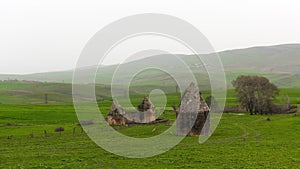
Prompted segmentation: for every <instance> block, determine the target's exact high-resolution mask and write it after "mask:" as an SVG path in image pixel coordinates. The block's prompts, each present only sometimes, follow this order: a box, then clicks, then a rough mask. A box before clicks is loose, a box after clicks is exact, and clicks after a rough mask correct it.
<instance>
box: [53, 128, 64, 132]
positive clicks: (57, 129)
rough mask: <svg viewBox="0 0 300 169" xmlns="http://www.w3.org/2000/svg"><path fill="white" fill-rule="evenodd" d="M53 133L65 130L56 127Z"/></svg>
mask: <svg viewBox="0 0 300 169" xmlns="http://www.w3.org/2000/svg"><path fill="white" fill-rule="evenodd" d="M54 131H55V132H62V131H65V129H64V128H63V127H58V128H56V129H55V130H54Z"/></svg>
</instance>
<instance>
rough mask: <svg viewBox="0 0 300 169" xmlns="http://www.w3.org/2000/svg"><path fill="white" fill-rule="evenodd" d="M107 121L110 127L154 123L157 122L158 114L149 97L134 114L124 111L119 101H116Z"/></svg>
mask: <svg viewBox="0 0 300 169" xmlns="http://www.w3.org/2000/svg"><path fill="white" fill-rule="evenodd" d="M106 120H107V122H108V124H109V125H126V124H132V123H136V124H142V123H153V122H155V121H156V113H155V108H154V106H153V104H152V103H151V101H150V100H149V98H148V97H145V98H144V99H143V101H142V103H141V104H140V105H138V107H137V111H134V112H132V111H130V110H125V109H123V108H122V107H121V105H120V104H119V103H118V101H117V100H114V101H113V105H112V106H111V108H110V111H109V112H108V115H107V119H106Z"/></svg>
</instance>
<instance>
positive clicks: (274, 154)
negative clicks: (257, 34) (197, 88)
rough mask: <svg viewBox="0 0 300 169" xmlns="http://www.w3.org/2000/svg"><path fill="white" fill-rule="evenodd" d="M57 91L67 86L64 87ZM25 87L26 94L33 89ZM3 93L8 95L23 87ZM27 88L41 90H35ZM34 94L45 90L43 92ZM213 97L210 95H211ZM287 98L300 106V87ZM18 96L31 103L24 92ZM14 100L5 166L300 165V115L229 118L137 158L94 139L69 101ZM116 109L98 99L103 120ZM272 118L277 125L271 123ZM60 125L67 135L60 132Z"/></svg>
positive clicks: (3, 143) (135, 131) (130, 130)
mask: <svg viewBox="0 0 300 169" xmlns="http://www.w3.org/2000/svg"><path fill="white" fill-rule="evenodd" d="M16 86H18V85H16ZM49 86H52V87H53V88H54V89H55V90H57V88H59V87H58V85H56V84H49ZM49 86H48V87H49ZM18 87H19V89H18V90H24V88H25V87H24V86H23V87H20V86H18ZM30 88H31V89H30ZM41 88H44V87H41ZM54 89H51V90H50V89H49V91H52V92H53V90H54ZM1 90H2V92H4V93H5V92H6V91H10V90H16V89H15V88H12V87H11V88H7V89H1ZM27 90H33V89H32V87H30V86H27ZM61 90H63V91H65V96H64V97H66V98H67V97H70V96H68V95H69V94H68V92H66V91H67V89H66V88H64V87H61ZM33 91H34V92H35V93H37V94H42V93H43V92H42V89H39V88H35V90H33ZM63 91H60V92H62V93H63ZM53 93H54V94H55V92H53ZM208 94H209V93H208V92H207V93H206V92H204V95H205V96H206V95H208ZM227 94H228V95H227V102H226V105H227V106H233V105H238V102H237V101H236V98H235V94H234V90H228V92H227ZM285 94H288V95H289V97H290V99H291V103H293V104H299V97H298V96H299V94H300V90H299V89H281V94H280V96H279V97H278V98H277V99H276V101H278V102H279V101H280V99H281V98H280V97H281V95H285ZM143 97H144V95H143V94H138V93H136V94H133V95H131V101H132V103H133V105H134V106H136V105H138V104H139V103H140V101H141V99H142V98H143ZM15 98H18V99H24V98H23V95H18V96H15ZM179 98H180V95H179V94H178V93H173V94H167V100H168V103H167V108H166V110H165V111H164V113H163V114H162V115H161V117H162V118H168V119H170V121H171V122H174V120H175V113H174V112H173V111H172V108H171V106H172V105H178V104H179ZM0 99H5V98H4V96H1V97H0ZM13 99H14V98H12V100H11V102H7V104H1V105H0V152H1V153H0V168H298V167H299V164H300V148H299V145H300V134H299V133H300V116H299V115H296V114H288V115H272V116H266V115H254V116H250V115H248V113H246V112H239V113H224V114H223V116H222V119H221V121H220V124H219V126H218V127H217V129H216V131H215V132H214V133H213V134H212V136H211V137H210V138H209V139H208V140H207V141H206V142H205V143H203V144H199V143H198V139H199V138H198V137H186V138H185V139H184V140H183V141H182V142H181V143H180V144H178V145H177V146H175V147H174V148H172V149H171V150H170V151H168V152H166V153H163V154H161V155H158V156H154V157H150V158H144V159H130V158H126V157H121V156H117V155H114V154H112V153H110V152H107V151H105V150H104V149H102V148H101V147H99V146H97V145H96V144H95V143H94V142H93V141H92V140H90V139H89V137H88V136H87V135H86V133H84V132H82V129H81V127H80V126H79V125H78V119H77V116H76V113H75V111H74V107H73V104H72V103H71V102H69V100H67V101H65V102H59V101H57V102H56V103H51V104H48V105H35V104H23V102H18V99H17V100H16V102H15V103H19V104H12V103H13ZM1 101H2V100H1ZM1 101H0V102H1ZM3 101H5V100H3ZM111 104H112V101H111V99H109V98H108V97H107V98H106V97H102V100H101V101H99V102H98V105H99V108H100V110H101V112H102V113H103V115H106V113H107V112H108V111H109V108H110V106H111ZM268 117H269V118H270V119H271V121H267V120H266V119H267V118H268ZM58 127H63V128H64V129H65V131H63V132H60V133H59V132H54V130H55V129H56V128H58ZM168 127H170V126H169V125H166V124H164V123H161V124H155V125H134V126H130V127H123V128H121V129H120V128H119V127H116V129H118V130H117V131H118V132H120V133H122V134H125V135H128V136H131V137H151V136H154V135H157V134H159V133H161V132H163V131H165V130H166V129H168ZM44 131H46V135H45V133H44ZM120 144H122V143H120ZM124 146H126V145H124ZM149 148H151V147H149Z"/></svg>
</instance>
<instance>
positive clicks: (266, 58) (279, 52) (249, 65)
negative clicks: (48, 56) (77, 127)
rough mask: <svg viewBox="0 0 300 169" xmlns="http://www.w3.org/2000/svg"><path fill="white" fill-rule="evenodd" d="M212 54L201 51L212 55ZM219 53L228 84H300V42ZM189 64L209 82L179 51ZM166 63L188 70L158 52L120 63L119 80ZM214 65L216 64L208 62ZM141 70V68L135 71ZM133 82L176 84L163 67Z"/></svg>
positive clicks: (107, 75)
mask: <svg viewBox="0 0 300 169" xmlns="http://www.w3.org/2000/svg"><path fill="white" fill-rule="evenodd" d="M210 55H212V54H208V55H201V57H209V56H210ZM218 55H219V56H220V59H221V60H222V63H223V66H224V70H225V73H226V79H227V84H228V86H229V87H230V86H231V85H230V82H231V80H232V79H234V78H236V77H237V76H238V75H247V74H248V75H263V76H266V77H268V78H269V79H270V80H271V81H272V82H273V83H275V84H276V85H278V86H279V87H291V88H296V87H298V88H299V87H300V83H299V82H300V44H283V45H275V46H258V47H251V48H245V49H235V50H227V51H222V52H219V53H218ZM177 57H178V58H180V59H182V60H183V61H184V62H185V64H186V65H187V67H188V68H189V69H191V70H192V71H193V72H194V74H195V77H196V78H197V80H198V81H199V82H200V85H201V84H202V85H203V86H205V85H207V84H208V83H209V80H208V76H207V73H206V72H205V69H204V65H203V64H199V63H200V62H199V60H198V56H196V55H182V54H178V55H177ZM157 64H158V65H164V66H165V67H166V69H169V70H172V71H173V72H175V73H176V74H180V75H181V76H185V74H186V72H180V71H177V72H176V70H177V68H178V66H179V65H178V61H174V55H166V54H164V55H155V56H150V57H147V58H143V59H140V60H134V61H131V62H127V63H124V64H122V65H120V67H121V68H122V72H119V73H120V74H119V75H120V76H119V77H118V79H116V81H115V82H117V83H122V82H123V81H124V79H126V78H130V76H129V75H130V73H132V72H134V71H135V69H136V68H137V67H140V68H142V67H147V66H149V65H157ZM205 66H213V65H205ZM116 67H117V65H111V66H102V67H101V69H99V70H98V72H97V75H96V83H101V84H109V83H110V82H111V77H112V75H113V73H114V70H115V69H116ZM92 69H93V66H92V65H91V68H84V69H82V70H81V71H82V72H83V75H93V74H92V73H91V70H92ZM135 73H137V72H135ZM72 76H73V71H72V70H67V71H60V72H45V73H35V74H27V75H0V80H8V79H10V80H12V79H18V80H30V81H31V80H32V81H47V82H65V83H70V82H72ZM132 83H134V84H136V85H138V84H140V85H144V84H153V85H158V84H161V85H175V84H176V83H175V81H174V80H173V78H172V77H171V76H170V75H169V74H167V73H165V72H162V71H159V70H153V69H152V70H145V71H142V72H140V73H138V74H137V75H136V76H135V78H134V79H133V80H132Z"/></svg>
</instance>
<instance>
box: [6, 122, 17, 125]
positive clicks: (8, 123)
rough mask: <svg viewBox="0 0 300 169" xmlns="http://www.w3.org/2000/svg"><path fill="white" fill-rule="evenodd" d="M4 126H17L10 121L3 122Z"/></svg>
mask: <svg viewBox="0 0 300 169" xmlns="http://www.w3.org/2000/svg"><path fill="white" fill-rule="evenodd" d="M4 126H17V124H16V123H10V122H7V123H5V124H4Z"/></svg>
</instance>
